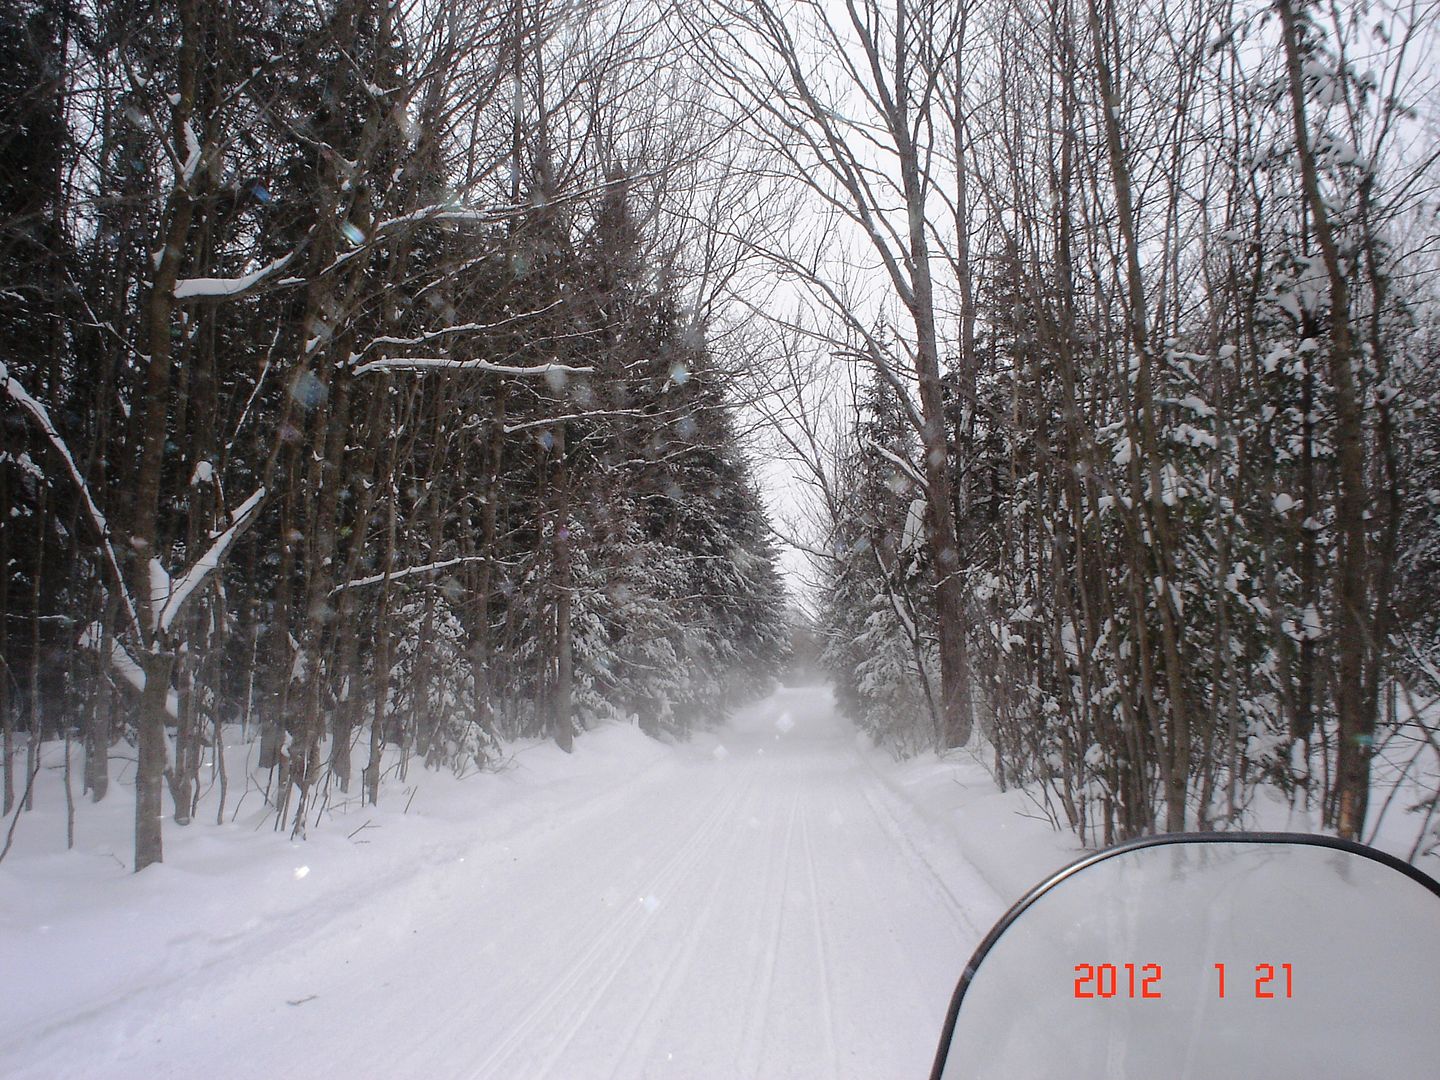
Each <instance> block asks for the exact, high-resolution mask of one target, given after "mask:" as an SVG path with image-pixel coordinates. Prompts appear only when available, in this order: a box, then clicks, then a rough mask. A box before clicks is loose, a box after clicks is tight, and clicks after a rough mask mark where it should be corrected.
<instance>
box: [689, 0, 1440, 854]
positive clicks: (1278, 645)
mask: <svg viewBox="0 0 1440 1080" xmlns="http://www.w3.org/2000/svg"><path fill="white" fill-rule="evenodd" d="M1436 14H1437V11H1436V8H1435V6H1434V5H1433V4H1427V3H1399V4H1377V3H1357V4H1341V5H1324V4H1318V3H1310V2H1305V0H1274V2H1263V3H1260V2H1257V3H1253V4H1251V3H1234V2H1231V0H1216V2H1205V3H1200V4H1185V5H1175V4H1169V3H1164V2H1156V0H1037V2H1031V0H1020V2H1013V3H1012V2H1007V3H1003V4H997V3H988V2H985V0H931V2H910V0H896V2H889V0H886V2H882V0H856V2H854V3H847V4H845V5H840V6H837V5H829V4H825V3H820V2H818V0H816V2H800V3H796V4H787V5H779V4H772V3H769V2H768V0H753V2H751V0H733V2H731V3H728V4H724V5H722V14H720V15H717V16H716V18H715V20H714V23H713V25H711V26H710V27H709V30H708V34H709V35H710V37H709V40H711V41H712V42H714V44H713V45H711V46H710V55H711V56H712V58H713V63H714V64H715V69H716V71H717V72H723V73H727V74H729V75H731V76H732V78H731V79H730V82H729V83H728V85H729V87H730V90H729V94H730V96H731V97H732V98H733V99H734V100H735V101H737V102H740V103H743V104H744V106H745V107H746V110H747V112H748V115H749V116H750V117H751V127H752V129H753V131H754V133H755V137H756V138H757V139H758V140H759V141H760V142H761V143H762V144H763V145H765V146H766V147H767V148H768V150H769V152H770V153H771V154H772V155H773V157H774V160H775V161H776V162H777V163H781V164H780V165H778V166H777V168H780V169H782V170H783V171H784V172H785V173H786V174H787V175H788V177H789V179H790V185H789V190H790V191H792V192H793V193H794V197H795V198H796V199H797V200H799V201H801V202H803V203H805V204H806V205H808V206H811V207H813V208H814V210H813V213H812V214H811V215H810V217H809V218H808V219H797V224H796V225H795V226H794V227H793V228H791V229H789V230H787V231H785V232H783V233H777V234H773V235H771V236H768V237H765V238H762V239H761V240H759V241H757V243H756V244H755V245H753V250H754V253H755V255H756V257H757V258H758V259H760V260H762V261H764V262H765V263H766V264H767V265H768V266H769V267H770V269H771V272H772V273H774V274H776V275H779V276H781V277H783V278H784V279H785V280H787V281H789V282H791V283H792V285H793V287H794V288H795V289H796V290H797V291H798V292H799V293H801V294H802V295H803V296H804V297H805V298H806V299H805V301H804V302H803V303H799V304H796V305H795V306H794V308H793V314H790V313H787V314H786V317H785V318H782V319H778V320H776V325H775V327H774V330H773V334H772V341H773V348H774V349H775V351H776V353H777V355H780V356H783V357H786V358H787V359H786V363H785V364H784V365H783V367H784V371H783V374H782V375H781V376H779V377H778V378H777V379H776V381H775V384H774V387H775V391H776V396H775V398H774V404H773V405H772V414H773V415H774V417H775V420H776V422H777V424H779V425H780V426H781V429H782V433H783V438H784V439H785V440H786V442H787V444H788V447H789V452H790V454H791V456H792V457H793V458H794V460H795V461H796V462H797V463H798V464H799V465H800V466H801V467H802V468H804V469H806V470H807V471H808V476H809V480H810V485H811V489H812V491H813V493H814V496H815V506H816V511H815V513H814V515H813V520H812V521H811V522H810V523H809V527H808V529H805V528H801V529H799V530H797V541H798V542H802V543H805V544H807V546H808V547H809V548H810V550H811V551H812V552H813V554H814V555H815V557H816V560H817V564H818V570H817V581H818V583H819V586H820V590H821V596H822V598H823V599H822V601H821V603H820V611H819V620H820V623H821V626H822V629H823V631H824V634H825V636H826V639H827V642H828V645H827V651H826V656H827V658H828V662H829V667H830V670H831V672H832V673H833V675H834V677H835V679H836V680H837V685H838V688H839V694H840V698H841V701H842V703H844V704H845V706H846V707H847V708H848V710H849V711H850V712H851V713H852V714H853V715H854V716H855V717H856V718H857V719H858V720H859V721H860V722H861V723H862V724H864V725H865V726H866V727H867V728H869V729H870V730H871V731H872V732H874V734H875V735H876V737H877V738H880V739H882V740H884V741H886V742H887V743H889V744H890V745H892V746H893V747H894V748H895V749H896V751H897V752H899V753H908V752H913V751H914V750H916V749H920V748H926V747H939V748H941V749H946V748H952V747H958V746H963V745H965V744H966V743H967V742H968V741H969V739H970V738H971V729H972V726H973V725H976V724H978V726H979V728H980V729H981V730H982V731H983V734H984V736H985V739H986V742H987V743H988V746H989V748H990V750H991V751H993V769H994V774H995V777H996V779H997V781H998V782H999V783H1000V784H1001V785H1002V786H1011V785H1020V786H1023V787H1025V788H1026V789H1027V790H1029V791H1031V792H1032V793H1033V794H1034V795H1035V797H1036V799H1037V801H1039V802H1041V803H1042V804H1043V806H1044V807H1045V808H1046V811H1047V812H1048V813H1049V814H1050V815H1051V816H1052V818H1053V819H1054V820H1055V821H1056V822H1057V824H1061V825H1065V826H1068V827H1070V828H1073V829H1074V830H1075V831H1076V832H1077V833H1078V834H1079V835H1080V836H1081V837H1082V838H1085V839H1087V840H1094V841H1113V840H1117V839H1122V838H1125V837H1130V836H1134V835H1137V834H1140V833H1146V832H1150V831H1154V830H1157V829H1158V830H1185V829H1193V828H1200V829H1210V828H1226V827H1237V826H1239V825H1241V824H1243V823H1244V822H1245V821H1246V820H1253V819H1250V818H1248V816H1247V811H1248V809H1249V808H1250V807H1251V806H1252V803H1253V800H1254V798H1255V793H1256V791H1257V789H1258V788H1259V787H1260V786H1263V785H1268V786H1271V787H1275V788H1278V789H1279V790H1281V791H1282V792H1284V793H1285V794H1286V795H1288V796H1289V797H1290V798H1291V799H1292V800H1293V803H1294V805H1295V806H1296V807H1299V808H1314V809H1316V810H1317V811H1318V812H1319V813H1320V814H1321V816H1322V818H1323V821H1324V823H1325V824H1326V825H1328V826H1330V827H1332V828H1334V829H1335V830H1336V831H1338V832H1339V833H1340V834H1341V835H1342V836H1347V837H1368V836H1370V835H1372V831H1371V830H1369V829H1367V826H1366V821H1367V814H1368V812H1369V811H1370V809H1371V808H1369V807H1368V806H1367V800H1368V798H1369V793H1370V790H1371V775H1372V768H1371V766H1372V760H1373V758H1374V755H1375V753H1376V752H1377V749H1379V748H1382V747H1383V748H1385V749H1386V751H1387V752H1388V753H1390V754H1391V755H1393V756H1398V758H1399V759H1400V760H1403V761H1406V762H1408V764H1407V765H1406V769H1407V772H1409V775H1410V778H1411V781H1412V782H1413V783H1415V784H1417V785H1420V787H1421V789H1422V792H1423V791H1428V796H1426V797H1424V798H1422V799H1421V800H1420V801H1419V802H1418V803H1416V802H1415V800H1413V799H1410V800H1408V801H1407V807H1406V808H1407V809H1413V810H1415V811H1416V812H1417V814H1418V815H1420V817H1419V821H1420V822H1421V825H1420V828H1419V831H1420V832H1421V833H1424V832H1425V831H1426V829H1427V828H1428V829H1429V837H1428V840H1426V841H1425V843H1426V844H1428V845H1429V846H1432V847H1433V845H1434V844H1435V843H1436V840H1437V836H1436V834H1435V831H1434V824H1433V823H1434V821H1435V815H1436V811H1437V806H1436V797H1435V793H1436V791H1437V790H1440V776H1437V775H1436V770H1435V767H1434V760H1433V755H1434V753H1435V751H1436V749H1437V748H1440V741H1437V740H1436V737H1435V712H1434V710H1435V705H1436V700H1437V698H1440V681H1437V672H1440V664H1437V663H1436V657H1437V638H1436V628H1437V621H1436V619H1437V613H1440V605H1437V603H1436V601H1437V595H1436V583H1437V581H1440V577H1437V575H1436V572H1435V571H1436V561H1435V560H1436V550H1437V549H1436V544H1437V535H1440V533H1437V525H1440V517H1437V513H1440V490H1437V486H1436V475H1437V474H1436V465H1437V460H1440V442H1437V434H1440V429H1437V427H1436V409H1435V405H1436V401H1437V396H1436V395H1437V390H1440V384H1437V379H1440V372H1437V365H1436V360H1435V357H1436V343H1437V336H1436V331H1437V321H1436V318H1437V307H1436V304H1435V287H1436V282H1437V277H1436V274H1435V270H1436V237H1437V232H1436V227H1435V222H1436V220H1437V218H1436V215H1437V199H1436V195H1437V187H1436V181H1437V172H1436V162H1437V147H1436V143H1435V138H1434V132H1435V127H1434V121H1435V114H1434V111H1433V108H1434V101H1435V97H1434V80H1433V69H1432V68H1431V67H1430V66H1429V65H1428V64H1427V61H1426V59H1425V58H1426V57H1428V56H1433V55H1434V51H1433V50H1434V47H1435V44H1436V35H1437V19H1436ZM807 388H808V389H807ZM837 399H838V400H839V401H840V402H842V404H841V405H839V406H837V405H836V404H835V402H836V400H837ZM800 533H804V535H803V536H801V535H800ZM1427 762H1429V764H1428V765H1427V764H1426V763H1427ZM1411 766H1414V769H1413V771H1412V770H1411Z"/></svg>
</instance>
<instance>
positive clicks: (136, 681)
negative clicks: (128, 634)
mask: <svg viewBox="0 0 1440 1080" xmlns="http://www.w3.org/2000/svg"><path fill="white" fill-rule="evenodd" d="M104 643H105V634H104V631H103V630H102V629H101V627H100V624H99V623H92V624H91V625H90V626H88V627H86V629H85V632H84V633H83V634H81V635H80V647H81V648H82V649H94V650H95V651H96V652H99V651H100V650H101V648H102V646H103V645H104ZM107 659H108V660H109V661H110V666H111V667H113V668H114V669H115V673H116V674H117V675H119V676H120V677H121V678H122V679H124V680H125V681H126V682H127V683H129V684H130V685H131V686H132V687H134V689H135V692H136V693H138V694H143V693H144V692H145V669H144V668H142V667H141V666H140V664H139V662H138V661H137V660H136V659H135V658H134V657H133V656H131V655H130V653H129V652H128V651H126V649H125V646H123V645H121V644H120V639H119V638H114V637H112V638H111V639H110V654H109V656H108V657H107ZM165 711H166V712H167V713H168V714H169V715H170V719H172V720H176V721H178V720H179V719H180V695H179V694H177V693H176V692H175V691H174V690H173V689H172V690H170V691H169V693H167V694H166V695H165Z"/></svg>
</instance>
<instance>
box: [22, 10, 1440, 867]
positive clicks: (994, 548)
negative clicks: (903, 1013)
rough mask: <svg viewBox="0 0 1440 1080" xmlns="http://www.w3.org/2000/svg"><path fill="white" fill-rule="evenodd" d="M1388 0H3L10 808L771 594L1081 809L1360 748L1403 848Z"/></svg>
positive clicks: (1427, 742) (844, 657)
mask: <svg viewBox="0 0 1440 1080" xmlns="http://www.w3.org/2000/svg"><path fill="white" fill-rule="evenodd" d="M1436 15H1437V9H1436V6H1435V4H1434V3H1432V2H1429V0H1413V2H1411V0H1401V2H1399V3H1388V2H1387V3H1379V2H1370V0H1365V2H1358V0H1357V2H1351V3H1338V4H1327V3H1320V2H1316V0H1274V2H1260V0H1257V2H1253V3H1251V2H1245V0H1200V2H1197V3H1184V4H1177V3H1172V2H1166V0H1013V2H999V0H894V2H882V0H845V2H844V3H838V2H834V3H832V2H829V0H790V2H782V0H703V2H700V0H642V2H639V3H620V2H615V0H402V2H395V3H390V2H385V0H303V2H297V3H283V2H281V3H277V2H272V0H104V2H99V0H7V2H6V4H5V5H4V7H3V10H0V103H3V104H0V386H3V388H4V394H3V395H0V421H3V422H0V564H3V566H4V574H3V575H0V615H3V617H0V669H3V670H0V725H3V751H0V766H3V784H4V794H3V807H4V814H5V815H6V816H7V818H8V819H9V820H8V822H7V828H8V829H9V830H10V832H11V834H12V835H13V832H14V829H15V827H16V826H17V823H19V822H20V818H21V816H22V815H23V814H24V813H25V812H26V804H27V802H28V801H29V799H30V797H31V795H32V793H33V787H34V785H35V784H36V783H63V784H64V786H65V792H66V800H67V805H68V806H69V807H70V817H71V839H72V841H73V831H74V818H75V803H76V801H77V800H82V799H89V800H91V801H96V802H98V801H100V800H108V799H116V798H129V797H130V792H129V791H126V790H124V789H128V788H132V787H133V798H134V801H135V852H134V860H133V865H134V869H136V870H141V869H144V868H145V867H146V866H148V865H151V864H153V863H156V862H159V861H161V860H162V857H163V844H162V834H163V833H164V832H165V831H166V830H168V829H171V828H174V827H186V828H192V829H193V828H203V827H205V826H204V825H203V824H201V823H198V822H196V821H195V820H194V819H195V817H196V814H197V807H198V806H199V803H200V793H201V791H202V789H205V790H209V789H212V788H218V791H219V792H220V797H219V810H218V815H217V820H223V818H224V816H225V814H226V812H227V811H226V805H227V804H226V796H225V792H226V789H227V785H228V784H230V783H231V782H232V780H234V781H235V782H237V783H243V781H242V780H239V779H238V778H230V777H227V776H226V775H225V755H224V754H223V753H218V752H215V750H216V748H217V747H219V746H221V745H223V744H225V743H226V742H227V741H233V740H236V739H239V740H242V741H247V742H250V741H253V742H254V743H255V744H256V746H257V748H258V749H257V757H256V762H257V775H261V776H263V778H264V798H265V800H266V807H267V811H268V813H269V814H270V815H271V818H272V819H273V826H274V828H275V829H276V830H277V831H278V832H280V833H281V834H283V835H286V836H289V837H295V838H298V837H302V836H304V835H306V833H307V830H309V829H312V828H313V827H315V825H316V824H317V823H318V822H320V821H321V820H322V819H323V817H324V815H325V814H326V812H327V807H328V806H329V805H330V803H331V801H332V799H338V798H340V797H342V796H345V797H349V796H350V795H351V793H352V792H353V793H354V795H355V797H358V798H359V799H360V800H361V801H363V802H366V803H370V804H374V803H376V802H377V801H379V800H381V799H383V798H385V797H386V789H387V785H394V784H395V783H396V781H397V780H403V778H404V776H405V774H406V772H407V770H418V769H431V770H451V771H453V772H456V773H459V774H464V773H468V772H471V771H474V770H484V769H486V768H488V767H490V766H491V765H493V764H494V763H495V762H497V761H499V760H500V759H501V758H502V757H503V754H504V748H505V746H507V745H508V744H510V743H511V742H513V741H514V740H517V739H531V738H549V739H553V740H555V741H556V742H557V743H559V744H560V746H561V747H562V748H564V749H565V750H567V751H568V750H571V749H572V748H573V749H574V751H575V752H576V753H583V752H584V733H585V732H587V731H590V730H593V729H594V728H595V727H597V726H599V725H604V724H607V723H612V722H621V723H633V724H635V725H638V727H639V728H640V729H641V730H642V731H644V732H646V733H648V734H650V735H653V736H655V737H657V738H661V739H667V740H675V739H679V740H683V739H684V738H686V737H687V736H688V735H689V734H690V733H692V732H694V731H697V730H701V729H705V728H709V727H713V726H715V725H717V724H720V723H721V722H723V720H724V719H725V717H726V716H727V715H728V713H729V711H730V710H731V709H733V708H734V707H735V706H737V705H739V704H743V703H745V702H747V701H751V700H754V699H756V698H758V697H762V696H763V695H764V694H766V693H768V692H769V691H770V689H771V688H772V687H773V686H774V684H775V682H776V680H777V679H779V678H780V677H781V676H782V674H783V673H784V671H785V670H786V665H787V663H788V662H789V660H790V657H791V653H792V646H793V651H794V653H795V655H796V658H797V659H798V660H804V659H805V658H806V657H807V656H808V655H809V654H812V653H813V654H814V656H813V660H814V665H815V666H816V667H817V668H818V670H820V671H822V672H823V674H824V677H825V678H827V679H829V680H830V681H832V682H833V684H834V686H835V688H836V696H837V699H838V701H839V703H840V705H841V706H842V708H843V709H844V710H845V712H846V714H847V715H848V716H850V717H851V718H852V719H853V720H854V721H855V723H856V724H857V725H858V726H859V727H860V728H861V729H863V730H864V731H866V732H868V733H869V735H870V736H871V738H872V739H873V740H874V741H875V742H876V743H877V744H879V745H882V746H884V747H886V748H888V749H889V750H890V751H891V752H892V753H894V754H896V755H897V756H902V757H903V756H911V755H916V754H920V753H922V752H931V751H939V752H942V753H949V752H960V751H962V750H968V751H970V752H973V753H976V754H978V755H980V756H981V757H982V758H983V760H984V761H985V762H986V763H987V765H988V766H989V768H990V771H991V773H992V776H993V779H994V782H995V783H996V784H997V785H998V786H999V787H1000V788H1001V789H1002V790H1003V789H1007V788H1021V789H1024V790H1026V791H1028V792H1030V793H1031V795H1032V796H1033V798H1034V800H1035V801H1036V803H1037V805H1039V806H1041V807H1043V809H1044V812H1045V814H1046V816H1047V817H1048V818H1049V820H1050V821H1051V822H1052V823H1053V824H1054V825H1055V826H1056V827H1057V828H1063V829H1069V830H1073V832H1074V833H1076V834H1077V836H1078V838H1079V839H1080V840H1081V841H1082V842H1085V843H1092V844H1098V843H1102V842H1105V843H1108V842H1113V841H1116V840H1120V839H1124V838H1128V837H1133V836H1137V835H1141V834H1146V833H1151V832H1156V831H1186V830H1194V829H1199V830H1209V829H1227V828H1242V827H1245V826H1246V825H1247V824H1248V823H1249V822H1250V816H1249V815H1250V812H1251V808H1252V806H1253V804H1254V803H1255V800H1256V799H1257V795H1258V793H1260V792H1262V791H1265V792H1270V793H1279V797H1281V798H1283V799H1286V800H1289V801H1290V802H1291V804H1292V805H1294V806H1295V807H1297V808H1301V809H1303V810H1305V811H1314V812H1315V813H1316V814H1318V815H1319V818H1320V820H1321V821H1322V822H1323V825H1324V827H1325V828H1327V829H1329V830H1331V831H1334V832H1335V833H1337V834H1338V835H1340V836H1343V837H1348V838H1360V839H1364V838H1366V837H1367V836H1369V835H1371V828H1370V827H1367V822H1370V823H1372V824H1373V822H1374V820H1375V817H1376V815H1377V813H1380V812H1382V810H1381V808H1380V807H1379V806H1376V805H1374V804H1375V802H1377V801H1379V800H1377V799H1375V798H1373V797H1372V787H1373V782H1372V781H1373V773H1374V769H1375V766H1376V762H1377V761H1378V760H1379V759H1380V758H1381V757H1382V756H1383V757H1384V758H1385V760H1386V761H1388V762H1392V763H1398V765H1399V766H1403V769H1404V772H1403V773H1402V776H1404V777H1405V778H1406V781H1407V784H1408V786H1406V787H1405V788H1404V790H1403V793H1402V794H1401V795H1400V796H1399V801H1400V803H1401V804H1403V805H1397V806H1395V807H1394V808H1393V809H1390V812H1392V813H1396V814H1401V813H1408V814H1411V815H1413V818H1414V827H1413V829H1412V832H1413V833H1414V834H1415V836H1416V837H1417V839H1416V841H1415V848H1414V850H1413V851H1412V852H1411V853H1410V854H1411V857H1412V858H1413V857H1415V856H1416V855H1418V854H1420V853H1423V852H1428V851H1432V850H1435V849H1436V848H1437V846H1440V412H1437V409H1436V404H1437V402H1440V362H1437V348H1440V307H1437V304H1436V295H1435V293H1436V287H1437V284H1440V276H1437V270H1440V265H1437V257H1440V226H1437V221H1440V200H1437V196H1440V188H1437V180H1440V171H1437V170H1440V142H1437V127H1436V121H1437V116H1436V114H1435V112H1434V108H1435V102H1437V101H1440V96H1437V94H1436V92H1435V91H1436V89H1437V87H1436V78H1437V74H1440V73H1437V72H1436V70H1435V68H1434V63H1433V60H1432V59H1431V58H1433V57H1434V56H1435V55H1440V48H1437V47H1440V40H1437V29H1440V22H1437V18H1436ZM777 477H783V479H781V480H777V479H776V478H777ZM786 552H789V553H791V554H798V555H800V556H802V557H803V562H804V567H803V569H802V570H800V571H799V572H798V573H787V571H786V569H785V565H786V560H785V557H784V553H786ZM57 742H60V743H63V752H61V753H60V758H61V760H63V776H60V777H52V775H50V774H51V773H52V772H53V770H50V769H45V770H43V774H42V768H41V766H42V757H43V752H44V748H45V747H46V746H47V744H49V745H53V744H55V743H57ZM72 746H73V747H74V748H75V751H76V752H75V754H74V755H73V756H74V757H75V760H76V761H77V768H76V770H75V771H76V772H78V774H79V775H74V776H72V770H71V764H70V763H71V760H72V753H71V747H72ZM117 769H118V770H119V771H118V772H117V771H116V770H117ZM119 777H123V781H120V782H117V779H118V778H119ZM1396 790H1397V791H1398V790H1400V789H1399V788H1397V789H1396ZM1386 802H1387V809H1389V808H1388V799H1387V800H1386ZM21 827H23V826H21ZM7 847H8V844H7Z"/></svg>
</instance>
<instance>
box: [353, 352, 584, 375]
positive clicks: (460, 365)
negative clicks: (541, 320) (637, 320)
mask: <svg viewBox="0 0 1440 1080" xmlns="http://www.w3.org/2000/svg"><path fill="white" fill-rule="evenodd" d="M594 370H595V369H594V368H592V367H572V366H570V365H569V364H535V365H533V366H531V367H517V366H515V365H513V364H493V363H491V362H490V361H489V360H450V359H448V358H446V357H443V356H415V357H396V358H394V359H389V360H371V361H370V362H369V363H367V364H361V365H360V366H359V367H357V368H356V369H355V374H356V375H368V374H370V373H371V372H372V371H489V372H492V373H494V374H496V375H550V374H552V373H554V372H560V373H561V374H565V375H586V374H589V373H590V372H592V371H594Z"/></svg>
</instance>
